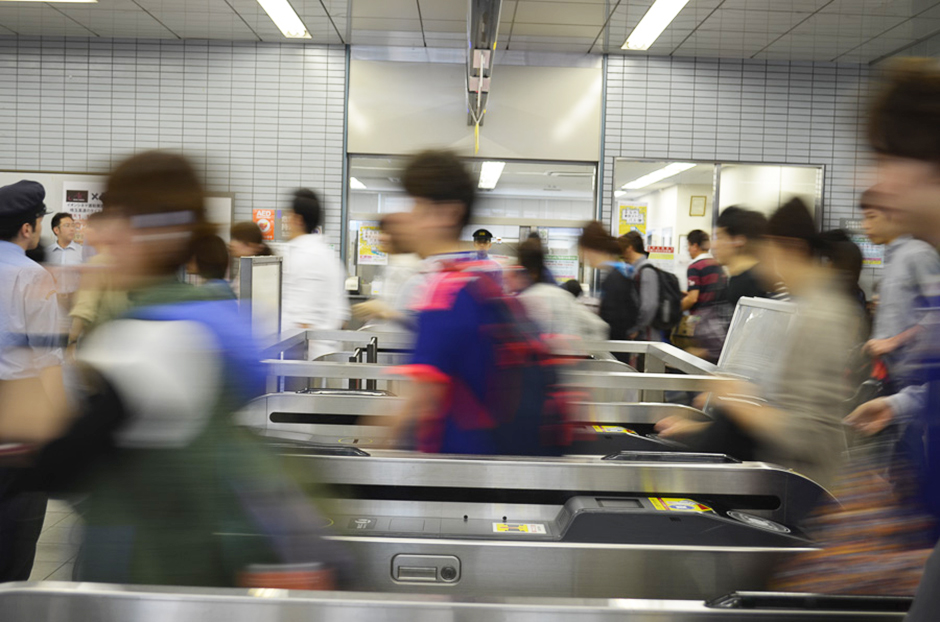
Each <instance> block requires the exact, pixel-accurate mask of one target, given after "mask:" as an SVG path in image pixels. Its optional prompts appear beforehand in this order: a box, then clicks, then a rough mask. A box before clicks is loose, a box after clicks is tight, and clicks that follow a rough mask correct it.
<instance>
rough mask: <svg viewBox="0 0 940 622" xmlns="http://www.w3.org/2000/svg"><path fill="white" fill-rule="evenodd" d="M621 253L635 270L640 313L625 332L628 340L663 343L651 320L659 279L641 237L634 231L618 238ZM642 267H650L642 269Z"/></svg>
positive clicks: (656, 302) (659, 332)
mask: <svg viewBox="0 0 940 622" xmlns="http://www.w3.org/2000/svg"><path fill="white" fill-rule="evenodd" d="M617 242H618V243H619V244H620V248H621V250H622V251H623V258H624V260H626V262H627V263H629V264H630V265H632V266H633V267H634V269H635V270H636V271H635V272H634V276H633V278H634V280H635V281H636V283H637V291H639V293H640V313H639V316H638V317H637V320H636V324H634V325H633V327H632V328H630V330H628V331H627V336H628V337H629V338H630V339H635V340H637V341H665V338H664V337H663V333H662V331H661V330H658V329H656V328H653V326H652V324H653V318H655V317H656V310H657V309H658V308H659V277H658V276H657V275H656V270H654V269H653V264H651V263H650V260H649V255H648V254H647V252H646V249H645V247H644V244H643V236H642V235H640V234H639V233H638V232H636V231H630V232H629V233H627V234H625V235H622V236H620V238H619V239H618V240H617ZM644 266H650V267H649V268H647V269H645V270H644V269H643V267H644Z"/></svg>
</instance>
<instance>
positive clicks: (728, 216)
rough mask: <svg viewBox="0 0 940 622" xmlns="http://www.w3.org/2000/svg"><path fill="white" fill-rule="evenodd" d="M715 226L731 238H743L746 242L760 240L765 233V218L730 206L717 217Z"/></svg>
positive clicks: (747, 210)
mask: <svg viewBox="0 0 940 622" xmlns="http://www.w3.org/2000/svg"><path fill="white" fill-rule="evenodd" d="M715 226H716V227H717V228H719V229H724V230H725V232H726V233H727V234H728V235H730V236H731V237H738V236H741V237H744V238H745V239H747V241H748V242H754V241H757V240H760V239H762V238H763V237H764V235H765V234H766V233H767V217H766V216H764V215H763V214H761V213H760V212H756V211H754V210H749V209H745V208H743V207H737V206H735V205H732V206H731V207H726V208H725V209H724V210H723V211H722V212H721V213H720V214H719V215H718V222H717V223H716V224H715Z"/></svg>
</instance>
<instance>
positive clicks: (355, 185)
mask: <svg viewBox="0 0 940 622" xmlns="http://www.w3.org/2000/svg"><path fill="white" fill-rule="evenodd" d="M349 187H350V188H352V189H353V190H366V185H365V184H364V183H362V182H361V181H359V180H358V179H356V178H355V177H350V178H349Z"/></svg>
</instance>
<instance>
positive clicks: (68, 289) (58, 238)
mask: <svg viewBox="0 0 940 622" xmlns="http://www.w3.org/2000/svg"><path fill="white" fill-rule="evenodd" d="M75 230H76V228H75V219H74V218H72V216H71V214H69V213H67V212H59V213H58V214H56V215H55V216H53V217H52V232H53V233H54V234H55V242H53V243H52V244H50V245H49V246H47V247H46V259H45V262H46V265H47V267H48V268H49V271H50V272H52V276H54V277H55V282H56V291H57V292H58V294H59V323H60V326H59V332H62V333H68V331H69V328H70V325H71V322H70V321H69V312H70V311H71V310H72V295H73V294H74V293H75V292H76V291H78V286H79V284H80V283H81V272H80V270H79V268H78V266H81V265H82V263H83V261H84V257H85V249H84V248H82V245H81V244H79V243H77V242H76V241H75Z"/></svg>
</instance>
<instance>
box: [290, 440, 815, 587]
mask: <svg viewBox="0 0 940 622" xmlns="http://www.w3.org/2000/svg"><path fill="white" fill-rule="evenodd" d="M276 448H277V450H278V452H279V453H280V454H281V455H282V456H283V457H284V458H285V459H286V460H288V461H289V462H290V463H291V466H292V467H295V468H293V469H292V470H293V471H294V472H298V471H302V472H306V473H309V477H310V482H311V483H315V482H322V483H326V484H328V485H331V486H332V488H333V490H334V493H333V495H331V496H334V497H335V498H333V499H331V500H330V501H329V502H328V507H329V510H328V513H329V517H330V519H331V521H332V523H333V529H334V530H335V535H334V536H331V537H333V538H334V539H336V540H338V541H340V542H342V543H343V544H344V545H345V546H346V547H348V548H349V549H350V550H351V552H352V554H353V555H354V557H355V558H356V559H357V560H358V562H359V566H358V575H357V576H358V579H359V581H360V583H359V584H358V587H359V588H360V589H363V590H369V591H372V590H374V591H388V592H414V593H418V592H421V593H440V594H462V595H470V596H484V595H498V596H506V597H510V596H531V597H547V596H565V597H577V598H595V597H596V598H713V597H716V596H718V595H720V594H722V593H726V592H729V591H733V590H754V589H761V588H763V587H764V585H765V582H766V580H767V578H768V577H769V575H770V573H771V572H772V569H773V567H774V566H775V564H777V563H779V562H781V561H783V560H785V559H788V558H790V557H792V556H793V555H796V554H799V553H801V552H807V551H811V550H814V544H813V543H812V542H811V541H810V540H809V539H808V538H807V537H806V536H805V534H803V533H802V532H801V531H800V528H799V521H800V520H801V519H802V518H804V517H805V516H806V514H807V513H808V512H809V510H810V508H811V507H812V505H813V503H814V502H815V500H818V499H819V498H820V497H821V496H823V495H825V494H826V493H825V491H823V490H822V489H821V488H820V487H818V486H817V485H816V484H814V483H813V482H811V481H809V480H807V479H806V478H804V477H802V476H800V475H798V474H796V473H794V472H792V471H789V470H787V469H782V468H779V467H774V466H772V465H767V464H763V463H740V462H738V461H735V460H733V459H730V458H728V457H726V456H718V455H708V454H674V453H666V452H660V453H653V454H646V453H643V452H624V453H621V454H616V455H612V456H607V457H605V458H553V459H548V458H545V459H519V458H503V457H493V458H482V457H461V456H430V455H429V456H416V455H414V454H409V453H407V452H395V451H377V450H364V449H363V448H358V447H349V446H336V445H332V446H325V447H322V448H321V447H305V446H303V445H302V444H297V443H291V442H282V443H280V444H278V445H276Z"/></svg>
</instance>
